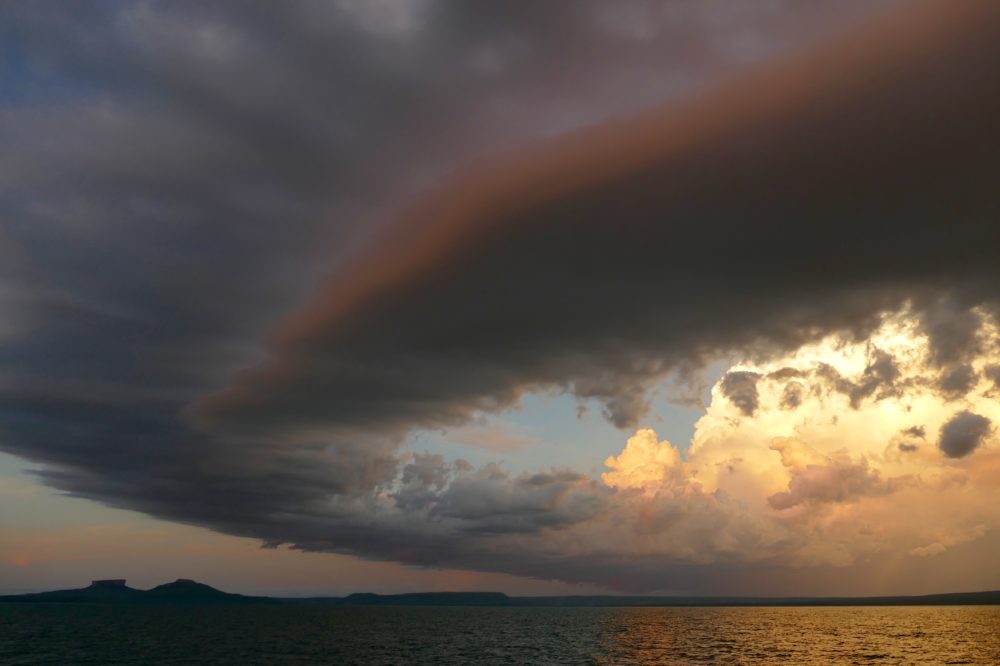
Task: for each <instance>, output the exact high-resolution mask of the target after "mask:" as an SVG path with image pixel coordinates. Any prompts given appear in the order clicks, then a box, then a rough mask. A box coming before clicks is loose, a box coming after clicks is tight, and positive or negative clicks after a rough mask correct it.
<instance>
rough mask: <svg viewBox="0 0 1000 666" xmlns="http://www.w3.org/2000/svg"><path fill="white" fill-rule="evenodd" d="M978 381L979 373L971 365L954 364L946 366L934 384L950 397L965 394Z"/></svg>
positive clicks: (953, 397)
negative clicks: (949, 366) (950, 366)
mask: <svg viewBox="0 0 1000 666" xmlns="http://www.w3.org/2000/svg"><path fill="white" fill-rule="evenodd" d="M978 381H979V375H978V374H977V373H976V371H975V369H974V368H973V367H972V366H971V365H956V366H954V367H952V368H948V369H947V370H945V371H944V372H942V373H941V375H940V376H939V377H938V379H937V382H936V384H935V386H936V387H937V389H938V390H939V391H941V393H943V394H944V395H945V396H946V397H948V398H950V399H956V398H960V397H962V396H964V395H966V394H967V393H968V392H969V391H970V390H972V388H973V387H974V386H975V385H976V382H978Z"/></svg>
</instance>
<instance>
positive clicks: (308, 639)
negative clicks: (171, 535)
mask: <svg viewBox="0 0 1000 666" xmlns="http://www.w3.org/2000/svg"><path fill="white" fill-rule="evenodd" d="M697 662H707V663H725V664H730V663H731V664H749V663H754V664H756V663H761V664H772V663H773V664H778V663H780V664H831V663H848V664H850V663H854V664H869V663H872V664H946V663H950V664H1000V606H957V607H956V606H945V607H941V606H938V607H927V606H923V607H912V606H911V607H889V608H885V607H882V608H879V607H847V608H428V607H424V608H330V607H327V608H323V607H309V606H272V607H252V606H230V607H214V608H213V607H206V606H196V607H183V606H173V607H169V606H159V607H157V606H147V607H144V606H100V605H69V604H62V605H57V604H37V605H28V604H22V605H17V604H0V664H4V665H7V664H58V665H67V666H68V665H71V664H337V665H340V664H365V665H369V664H684V663H697Z"/></svg>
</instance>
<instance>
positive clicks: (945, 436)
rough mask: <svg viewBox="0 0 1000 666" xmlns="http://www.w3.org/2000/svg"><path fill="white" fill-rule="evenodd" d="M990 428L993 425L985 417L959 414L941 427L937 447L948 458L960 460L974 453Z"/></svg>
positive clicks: (970, 413) (971, 413)
mask: <svg viewBox="0 0 1000 666" xmlns="http://www.w3.org/2000/svg"><path fill="white" fill-rule="evenodd" d="M992 428H993V424H992V423H991V422H990V420H989V419H988V418H986V417H985V416H980V415H979V414H974V413H973V412H959V413H958V414H955V415H954V416H953V417H951V419H949V420H948V422H947V423H945V424H944V425H943V426H941V434H940V437H939V438H938V447H939V448H940V449H941V450H942V451H944V454H945V455H946V456H948V457H949V458H962V457H964V456H967V455H969V454H970V453H972V452H973V451H975V450H976V448H977V447H978V446H979V445H980V444H982V443H983V440H984V439H986V437H987V436H988V435H989V434H990V432H991V431H992Z"/></svg>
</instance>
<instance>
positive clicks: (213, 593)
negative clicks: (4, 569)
mask: <svg viewBox="0 0 1000 666" xmlns="http://www.w3.org/2000/svg"><path fill="white" fill-rule="evenodd" d="M0 603H98V604H270V605H281V604H284V605H309V604H311V605H327V606H549V607H558V606H567V607H569V606H930V605H941V606H946V605H1000V590H994V591H987V592H952V593H945V594H927V595H920V596H881V597H703V596H645V595H623V596H617V595H581V596H573V595H570V596H533V597H512V596H508V595H506V594H504V593H502V592H410V593H406V594H374V593H371V592H358V593H354V594H349V595H347V596H344V597H266V596H252V595H245V594H234V593H231V592H223V591H222V590H219V589H216V588H214V587H212V586H210V585H205V584H204V583H199V582H196V581H193V580H190V579H187V578H178V579H177V580H175V581H174V582H172V583H165V584H163V585H158V586H156V587H154V588H152V589H149V590H140V589H136V588H133V587H129V586H128V585H127V584H126V581H125V579H123V578H115V579H105V580H95V581H92V582H91V584H90V585H89V586H87V587H83V588H79V589H73V590H54V591H51V592H35V593H29V594H13V595H6V596H0Z"/></svg>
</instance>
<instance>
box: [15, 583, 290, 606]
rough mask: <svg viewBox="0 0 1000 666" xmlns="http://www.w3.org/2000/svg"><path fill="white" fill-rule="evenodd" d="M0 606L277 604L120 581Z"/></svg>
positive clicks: (198, 588)
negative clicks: (148, 587)
mask: <svg viewBox="0 0 1000 666" xmlns="http://www.w3.org/2000/svg"><path fill="white" fill-rule="evenodd" d="M0 603H132V604H143V603H173V604H178V603H182V604H189V603H190V604H220V603H223V604H262V603H263V604H275V603H280V602H279V600H277V599H272V598H270V597H250V596H246V595H243V594H230V593H228V592H223V591H222V590H217V589H215V588H214V587H211V586H209V585H205V584H204V583H197V582H195V581H193V580H188V579H186V578H178V579H177V580H176V581H174V582H173V583H166V584H164V585H159V586H157V587H154V588H153V589H151V590H145V591H144V590H137V589H135V588H131V587H128V586H127V585H125V581H124V580H123V579H118V580H95V581H94V582H92V583H91V584H90V587H85V588H83V589H79V590H56V591H54V592H38V593H35V594H14V595H8V596H0Z"/></svg>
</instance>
